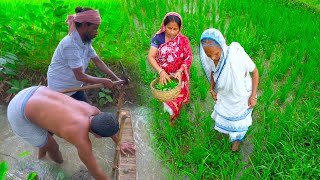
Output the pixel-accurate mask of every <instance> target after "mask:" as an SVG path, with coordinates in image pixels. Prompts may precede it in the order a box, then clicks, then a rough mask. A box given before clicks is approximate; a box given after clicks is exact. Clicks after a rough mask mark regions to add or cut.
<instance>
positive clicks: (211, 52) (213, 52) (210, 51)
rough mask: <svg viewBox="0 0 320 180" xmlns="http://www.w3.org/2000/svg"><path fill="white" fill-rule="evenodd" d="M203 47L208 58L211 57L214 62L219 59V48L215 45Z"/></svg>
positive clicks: (220, 51)
mask: <svg viewBox="0 0 320 180" xmlns="http://www.w3.org/2000/svg"><path fill="white" fill-rule="evenodd" d="M203 49H204V52H205V53H206V55H207V56H208V57H209V58H211V59H212V60H213V61H216V62H218V61H219V59H220V57H221V53H222V50H221V48H219V47H217V46H215V47H212V46H207V47H204V48H203Z"/></svg>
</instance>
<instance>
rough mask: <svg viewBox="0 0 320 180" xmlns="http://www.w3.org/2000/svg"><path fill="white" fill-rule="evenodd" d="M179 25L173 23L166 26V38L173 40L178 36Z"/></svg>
mask: <svg viewBox="0 0 320 180" xmlns="http://www.w3.org/2000/svg"><path fill="white" fill-rule="evenodd" d="M179 30H180V29H179V25H178V23H176V22H175V21H171V22H169V23H168V24H167V25H166V31H165V33H166V36H167V38H169V39H172V38H174V37H176V36H177V34H178V33H179Z"/></svg>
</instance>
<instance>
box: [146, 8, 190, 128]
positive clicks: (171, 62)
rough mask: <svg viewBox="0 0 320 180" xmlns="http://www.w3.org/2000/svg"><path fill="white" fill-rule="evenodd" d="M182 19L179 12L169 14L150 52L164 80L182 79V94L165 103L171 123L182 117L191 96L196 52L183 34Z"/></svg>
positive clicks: (164, 82) (154, 38)
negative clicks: (191, 72) (193, 56)
mask: <svg viewBox="0 0 320 180" xmlns="http://www.w3.org/2000/svg"><path fill="white" fill-rule="evenodd" d="M181 29H182V18H181V16H180V15H179V14H178V13H175V12H170V13H168V14H166V16H165V17H164V19H163V21H162V25H161V29H160V30H159V31H158V32H157V33H156V34H155V36H154V37H153V38H152V41H151V48H150V51H149V55H148V60H149V63H150V65H151V66H152V67H153V69H155V70H156V71H157V72H158V74H159V76H160V83H161V84H166V83H167V82H168V81H170V80H171V79H170V75H171V76H173V77H175V78H177V79H179V80H180V81H181V92H180V95H179V96H178V97H177V98H176V99H174V100H172V101H170V102H165V103H164V109H165V111H167V112H168V113H169V114H170V125H171V126H172V125H173V124H174V120H175V119H176V118H177V117H178V115H179V113H180V109H181V106H182V103H185V104H187V103H188V102H189V99H190V94H189V87H188V86H189V75H190V66H191V63H192V51H191V48H190V43H189V40H188V38H187V37H186V36H184V35H182V34H181Z"/></svg>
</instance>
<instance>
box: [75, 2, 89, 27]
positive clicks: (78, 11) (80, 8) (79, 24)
mask: <svg viewBox="0 0 320 180" xmlns="http://www.w3.org/2000/svg"><path fill="white" fill-rule="evenodd" d="M88 10H93V9H92V8H87V7H80V6H78V7H76V9H75V12H76V13H80V12H85V11H88ZM86 23H87V25H88V26H90V25H91V24H92V23H89V22H86ZM75 24H76V28H78V27H80V26H81V25H82V23H79V22H75Z"/></svg>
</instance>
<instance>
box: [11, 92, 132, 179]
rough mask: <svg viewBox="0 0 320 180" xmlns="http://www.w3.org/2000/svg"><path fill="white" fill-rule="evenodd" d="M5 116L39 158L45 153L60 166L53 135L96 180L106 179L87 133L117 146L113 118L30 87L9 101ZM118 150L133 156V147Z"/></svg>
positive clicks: (115, 125)
mask: <svg viewBox="0 0 320 180" xmlns="http://www.w3.org/2000/svg"><path fill="white" fill-rule="evenodd" d="M7 116H8V121H9V123H10V126H11V128H12V130H13V132H14V133H15V134H16V135H18V136H20V137H21V138H23V139H24V140H25V141H27V142H29V143H30V144H32V145H33V146H36V147H38V148H39V155H38V156H39V158H42V157H44V156H45V155H46V153H48V155H49V157H50V158H51V159H52V160H53V161H55V162H57V163H62V162H63V159H62V155H61V152H60V150H59V145H58V144H57V142H56V141H55V139H54V138H53V137H52V135H51V134H52V133H53V134H56V135H57V136H59V137H61V138H63V139H65V140H66V141H68V142H70V143H71V144H73V145H74V146H75V147H76V148H77V151H78V155H79V157H80V159H81V161H82V162H83V163H84V164H85V165H86V167H87V168H88V170H89V171H90V173H91V175H92V176H93V177H94V178H95V179H99V180H100V179H108V176H107V175H106V174H105V173H104V172H103V170H102V169H101V168H100V167H99V165H98V163H97V160H96V158H95V156H94V154H93V151H92V144H91V141H90V139H89V133H92V134H94V135H95V136H96V137H111V138H112V139H113V140H114V141H115V143H117V141H118V138H117V135H116V134H117V132H118V130H119V123H118V121H117V120H116V119H115V117H114V116H113V115H112V114H110V113H106V112H100V110H99V109H98V108H96V107H94V106H91V105H89V104H88V103H85V102H83V101H77V100H75V99H73V98H71V97H69V96H67V95H64V94H61V93H58V92H55V91H53V90H50V89H49V88H47V87H44V86H32V87H29V88H26V89H24V90H22V91H20V92H19V93H18V94H17V95H16V96H15V97H14V98H13V99H12V100H11V101H10V103H9V106H8V111H7ZM120 149H121V152H122V153H125V152H126V153H130V154H133V153H134V152H135V149H134V147H133V145H131V144H127V143H122V144H121V147H120Z"/></svg>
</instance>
